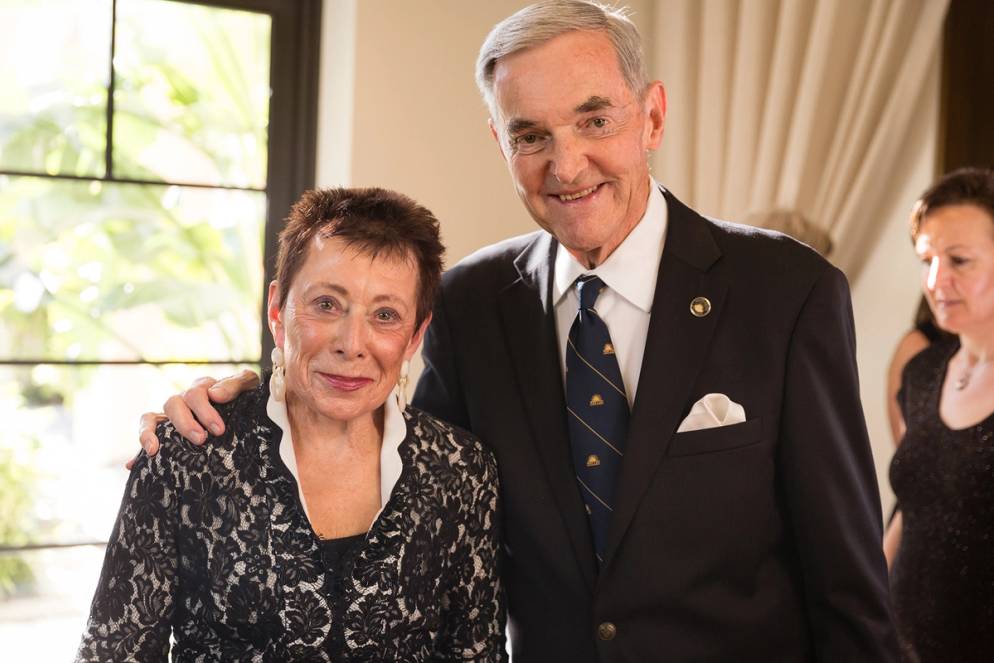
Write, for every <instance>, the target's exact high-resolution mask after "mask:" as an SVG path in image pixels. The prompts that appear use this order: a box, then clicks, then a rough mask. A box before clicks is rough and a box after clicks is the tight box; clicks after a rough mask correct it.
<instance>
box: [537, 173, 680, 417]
mask: <svg viewBox="0 0 994 663" xmlns="http://www.w3.org/2000/svg"><path fill="white" fill-rule="evenodd" d="M666 222H667V215H666V199H665V198H664V197H663V194H662V192H661V191H660V189H659V185H658V184H656V182H655V181H651V182H650V189H649V202H648V204H647V205H646V208H645V215H644V216H643V217H642V219H641V221H639V223H638V225H636V226H635V228H633V229H632V231H631V232H630V233H628V237H626V238H625V240H624V241H623V242H622V243H621V244H620V245H619V246H618V248H616V249H615V250H614V252H613V253H612V254H611V255H610V256H608V258H607V260H605V261H604V262H603V263H601V264H600V265H598V266H597V267H595V268H594V269H587V268H586V267H584V266H583V265H581V264H580V263H579V262H578V261H577V259H576V258H574V257H573V256H572V255H571V254H570V252H569V251H567V250H565V249H564V248H563V247H562V246H560V247H559V248H558V250H557V251H556V263H555V267H554V279H553V284H552V300H553V302H555V308H556V332H557V333H558V334H559V359H560V366H561V367H563V383H564V384H565V381H566V371H565V366H566V339H567V338H568V337H569V330H570V327H572V326H573V320H575V319H576V313H577V309H578V308H579V306H580V299H579V297H577V294H576V287H575V286H574V281H576V279H577V277H580V276H583V275H584V274H594V275H596V276H599V277H600V279H601V280H602V281H603V282H604V285H606V286H607V289H606V290H604V292H602V293H601V294H600V296H599V297H598V298H597V303H596V304H595V305H594V308H595V309H596V310H597V315H599V316H600V318H601V320H603V321H604V323H605V324H606V325H607V328H608V331H609V332H610V334H611V343H612V344H614V352H615V357H616V358H617V359H618V365H619V368H620V369H621V377H622V379H623V380H624V381H625V391H626V392H627V395H628V405H629V406H631V405H632V404H633V403H634V402H635V392H636V390H637V389H638V383H639V374H640V373H641V372H642V355H643V354H644V353H645V339H646V336H647V334H648V333H649V315H650V314H651V313H652V298H653V296H654V295H655V293H656V277H657V275H658V273H659V260H660V258H661V257H662V255H663V243H664V242H665V240H666Z"/></svg>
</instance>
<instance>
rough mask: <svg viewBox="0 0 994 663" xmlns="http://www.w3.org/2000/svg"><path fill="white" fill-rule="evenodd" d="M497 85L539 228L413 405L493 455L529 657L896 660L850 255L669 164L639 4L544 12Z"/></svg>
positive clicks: (489, 75) (466, 282)
mask: <svg viewBox="0 0 994 663" xmlns="http://www.w3.org/2000/svg"><path fill="white" fill-rule="evenodd" d="M477 81H478V83H479V85H480V88H481V91H482V93H483V95H484V97H485V99H486V101H487V104H488V106H489V108H490V128H491V132H492V134H493V136H494V139H495V140H496V142H497V146H498V147H499V149H500V153H501V155H502V156H503V158H504V160H505V161H506V162H507V165H508V168H509V169H510V172H511V177H512V179H513V180H514V184H515V186H516V188H517V191H518V194H519V196H520V198H521V200H522V202H523V203H524V205H525V207H526V208H527V209H528V211H529V213H530V214H531V216H532V217H533V218H534V219H535V221H536V223H538V225H539V226H540V227H541V230H539V231H537V232H535V233H532V234H530V235H526V236H524V237H519V238H515V239H511V240H508V241H506V242H503V243H500V244H497V245H495V246H491V247H487V248H485V249H482V250H481V251H479V252H478V253H476V254H474V255H472V256H470V257H469V258H466V259H465V260H463V261H461V262H460V263H459V264H457V265H456V266H455V267H453V268H452V269H451V270H450V271H449V272H448V273H447V274H446V276H445V278H444V282H443V287H442V294H441V297H440V299H439V300H438V302H437V305H436V310H435V314H434V319H433V322H432V324H431V328H430V330H429V332H428V335H427V337H426V340H425V348H424V358H425V364H426V370H425V372H424V374H423V375H422V377H421V380H420V382H419V383H418V387H417V391H416V394H415V397H414V404H415V405H417V406H418V407H421V408H423V409H425V410H427V411H428V412H431V413H433V414H435V415H437V416H439V417H441V418H443V419H446V420H448V421H450V422H453V423H455V424H458V425H460V426H463V427H465V428H467V429H469V430H471V431H472V432H474V433H475V434H477V435H478V436H479V437H481V438H482V439H483V440H484V441H485V442H486V443H488V444H489V445H490V446H491V447H492V448H493V450H494V451H495V453H496V455H497V458H498V463H499V466H500V471H501V479H502V487H503V510H504V523H503V536H504V548H505V556H504V560H503V567H502V570H501V572H502V577H503V579H504V582H505V587H506V589H507V597H508V605H509V618H510V619H509V622H510V633H511V643H512V652H513V654H514V660H515V661H516V663H530V662H541V663H547V662H550V661H569V662H570V663H585V662H591V663H592V662H594V661H602V662H605V663H606V662H611V661H656V660H665V661H715V662H730V661H735V662H743V661H762V662H764V663H766V662H771V661H791V662H794V661H830V662H833V663H835V662H843V661H844V662H846V663H853V662H857V661H867V662H869V661H874V662H877V661H891V660H895V659H896V644H895V639H894V636H893V631H892V626H891V617H890V610H889V607H888V597H887V580H886V570H885V566H884V561H883V556H882V554H881V551H880V539H881V523H880V505H879V499H878V495H877V487H876V484H875V480H874V471H873V462H872V458H871V455H870V450H869V445H868V441H867V435H866V430H865V425H864V422H863V415H862V410H861V406H860V402H859V392H858V382H857V375H856V363H855V358H854V354H855V339H854V332H853V324H852V313H851V307H850V301H849V290H848V286H847V283H846V280H845V278H844V276H843V275H842V274H841V273H840V272H839V271H838V270H836V269H835V268H833V267H832V266H831V265H829V264H828V263H827V262H825V261H824V260H823V259H821V258H820V257H819V256H818V255H817V254H816V253H815V252H814V251H811V250H810V249H808V248H806V247H804V246H802V245H800V244H797V243H795V242H793V241H791V240H789V239H787V238H786V237H784V236H782V235H777V234H772V233H766V232H763V231H757V230H753V229H748V228H745V227H741V226H735V225H731V224H727V223H722V222H718V221H712V220H708V219H705V218H703V217H701V216H700V215H698V214H696V213H695V212H694V211H692V210H691V209H689V208H687V207H686V206H684V205H683V204H682V203H680V201H678V200H677V199H676V198H675V197H674V196H673V195H672V194H671V193H670V192H668V191H666V190H664V189H662V188H661V187H660V186H659V185H657V184H656V183H654V182H653V181H652V179H651V178H650V175H649V164H648V153H649V152H650V151H651V150H653V149H655V148H656V147H657V146H658V145H659V142H660V139H661V137H662V133H663V121H664V117H665V110H666V101H665V95H664V91H663V87H662V85H661V84H660V83H659V82H656V81H653V82H650V81H649V80H648V77H647V76H646V72H645V67H644V64H643V61H642V55H641V47H640V43H639V37H638V34H637V32H636V30H635V28H634V26H633V25H632V23H631V22H630V21H629V20H628V19H627V18H626V17H625V16H624V15H623V14H622V13H621V12H618V11H615V10H611V9H605V8H602V7H599V6H597V5H594V4H590V3H586V2H577V1H567V0H558V1H550V2H541V3H539V4H536V5H532V6H530V7H527V8H525V9H522V10H521V11H519V12H518V13H516V14H514V15H513V16H511V17H509V18H507V19H506V20H504V21H503V22H501V23H500V24H498V25H497V26H496V27H495V28H494V29H493V31H492V32H491V33H490V35H489V36H488V37H487V40H486V42H485V43H484V45H483V47H482V49H481V52H480V57H479V61H478V64H477ZM209 384H210V382H206V383H201V384H200V386H199V387H197V388H194V389H192V390H190V391H189V392H187V395H186V396H187V401H188V402H189V404H190V406H191V407H192V408H193V411H194V412H195V413H196V414H197V416H198V417H199V419H200V421H202V422H204V423H205V425H210V424H212V423H214V422H215V421H216V415H214V414H213V410H212V409H211V408H210V406H209V403H208V402H207V396H208V394H207V389H206V387H207V386H209ZM237 388H240V383H238V382H234V383H233V384H231V385H228V386H227V387H225V386H218V387H217V388H215V389H213V390H212V391H211V394H210V396H211V397H212V398H215V399H216V400H223V399H225V398H227V397H229V396H230V392H232V391H233V390H235V389H237ZM167 413H169V415H170V416H171V417H172V418H173V420H174V423H176V424H177V425H178V426H179V427H180V429H181V430H184V431H186V432H187V433H188V436H189V437H191V438H192V437H195V436H197V435H199V434H202V433H203V430H202V429H201V428H200V426H199V425H198V424H197V423H196V421H194V420H193V418H192V416H191V413H190V411H189V410H188V409H187V408H186V405H185V404H184V402H183V400H181V399H179V398H178V397H174V398H173V399H170V401H169V403H167ZM146 421H150V418H146ZM146 439H147V436H146ZM149 442H152V440H149Z"/></svg>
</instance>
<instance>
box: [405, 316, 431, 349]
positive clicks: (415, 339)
mask: <svg viewBox="0 0 994 663" xmlns="http://www.w3.org/2000/svg"><path fill="white" fill-rule="evenodd" d="M429 324H431V312H429V313H428V315H427V316H426V317H425V319H424V320H423V321H422V322H421V324H420V325H419V326H418V328H417V329H416V330H415V331H414V335H413V336H411V340H410V341H408V342H407V349H406V350H404V359H406V360H408V361H410V359H411V357H413V356H414V353H415V352H417V351H418V348H419V347H421V341H422V340H424V337H425V332H426V331H427V330H428V325H429Z"/></svg>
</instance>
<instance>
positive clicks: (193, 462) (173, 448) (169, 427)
mask: <svg viewBox="0 0 994 663" xmlns="http://www.w3.org/2000/svg"><path fill="white" fill-rule="evenodd" d="M268 397H269V393H268V388H266V387H265V385H264V384H263V385H260V386H259V387H256V388H255V389H252V390H250V391H245V392H242V393H241V394H239V395H238V396H236V397H235V398H234V399H232V400H231V401H230V402H228V403H221V404H218V405H216V406H215V409H217V411H218V414H219V415H220V416H221V419H222V421H224V426H225V429H224V432H223V433H222V434H221V435H208V436H207V440H206V441H205V442H204V443H203V444H200V445H197V444H194V443H193V442H191V441H190V440H188V439H186V438H185V437H183V435H182V434H181V433H180V432H179V431H178V430H177V429H176V427H175V426H174V425H173V423H172V422H171V421H169V420H168V419H166V420H164V421H162V422H160V423H159V425H158V426H157V427H156V431H155V433H156V437H158V438H159V453H158V454H157V455H156V456H155V457H153V459H152V460H153V462H159V463H166V464H169V465H171V466H173V467H174V468H178V469H187V470H189V469H204V468H203V465H204V459H205V458H207V457H210V456H212V455H215V454H217V453H218V452H227V453H230V452H231V451H232V450H234V449H236V448H242V447H245V446H253V447H254V446H257V444H258V440H259V439H260V438H262V437H266V436H268V432H269V427H270V426H271V422H270V421H269V419H268V417H267V416H266V402H267V399H268ZM155 458H158V459H159V460H158V461H154V459H155Z"/></svg>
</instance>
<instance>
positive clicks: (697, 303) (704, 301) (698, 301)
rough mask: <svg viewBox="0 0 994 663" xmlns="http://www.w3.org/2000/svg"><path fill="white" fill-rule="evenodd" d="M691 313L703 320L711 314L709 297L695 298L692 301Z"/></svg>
mask: <svg viewBox="0 0 994 663" xmlns="http://www.w3.org/2000/svg"><path fill="white" fill-rule="evenodd" d="M690 312H691V313H693V314H694V317H696V318H703V317H704V316H706V315H707V314H708V313H710V312H711V300H709V299H708V298H707V297H694V298H693V299H692V300H691V301H690Z"/></svg>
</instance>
